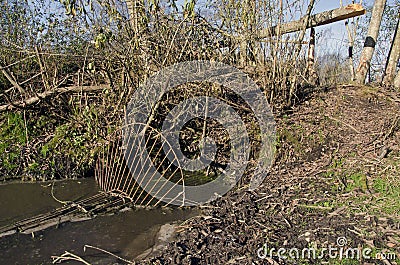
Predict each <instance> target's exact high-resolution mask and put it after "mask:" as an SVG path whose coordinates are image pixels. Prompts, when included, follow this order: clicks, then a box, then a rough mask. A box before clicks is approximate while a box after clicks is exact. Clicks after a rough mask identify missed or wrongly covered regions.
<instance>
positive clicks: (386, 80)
mask: <svg viewBox="0 0 400 265" xmlns="http://www.w3.org/2000/svg"><path fill="white" fill-rule="evenodd" d="M399 11H400V10H399ZM399 13H400V12H399ZM399 24H400V18H399V19H398V20H397V27H396V31H395V33H394V37H393V42H392V46H391V48H390V52H389V56H388V59H387V63H386V69H385V74H384V76H383V84H384V85H385V86H390V85H392V84H393V82H394V77H395V75H396V67H397V63H398V61H399V56H400V27H399Z"/></svg>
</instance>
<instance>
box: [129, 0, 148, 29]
mask: <svg viewBox="0 0 400 265" xmlns="http://www.w3.org/2000/svg"><path fill="white" fill-rule="evenodd" d="M126 6H127V8H128V12H129V21H130V24H131V26H132V28H133V31H134V32H135V35H138V34H140V32H141V31H142V30H143V26H144V25H143V24H144V23H143V21H145V19H144V17H143V16H145V15H146V13H145V3H144V0H126Z"/></svg>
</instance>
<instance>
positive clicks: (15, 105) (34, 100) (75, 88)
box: [0, 85, 110, 112]
mask: <svg viewBox="0 0 400 265" xmlns="http://www.w3.org/2000/svg"><path fill="white" fill-rule="evenodd" d="M107 88H110V86H109V85H100V86H70V87H59V88H56V89H54V90H49V91H45V92H43V93H39V94H37V95H36V96H34V97H31V98H28V99H26V100H21V101H14V102H11V103H9V104H5V105H1V106H0V112H3V111H7V110H12V109H15V108H24V107H27V106H30V105H33V104H35V103H37V102H39V101H40V100H42V99H46V98H49V97H51V96H54V95H59V94H61V93H71V92H93V91H97V90H103V89H107Z"/></svg>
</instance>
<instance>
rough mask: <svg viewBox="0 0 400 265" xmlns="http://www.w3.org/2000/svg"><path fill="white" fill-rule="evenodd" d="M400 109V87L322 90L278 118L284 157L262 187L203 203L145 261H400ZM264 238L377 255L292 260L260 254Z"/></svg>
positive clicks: (288, 245) (267, 242)
mask: <svg viewBox="0 0 400 265" xmlns="http://www.w3.org/2000/svg"><path fill="white" fill-rule="evenodd" d="M399 110H400V93H399V92H396V91H391V90H388V89H383V88H373V87H365V86H362V87H355V86H340V87H335V88H329V89H324V90H322V89H321V90H319V91H314V92H313V93H312V94H310V95H308V97H307V98H306V99H305V100H303V101H302V103H301V104H299V105H297V106H296V107H294V108H293V109H291V110H289V111H287V112H286V113H285V114H283V115H279V116H277V117H276V122H277V126H278V128H277V131H278V138H279V142H278V150H277V154H276V161H275V163H274V165H273V167H272V168H271V172H270V174H269V176H268V177H267V178H266V179H265V181H264V182H263V184H262V185H261V186H260V187H259V188H258V189H257V190H255V191H248V190H247V189H246V188H239V189H237V190H235V191H231V192H230V193H228V194H227V195H226V196H224V197H223V198H221V199H219V200H216V201H214V202H212V203H210V204H209V205H206V206H203V207H202V215H201V216H198V217H194V218H191V219H190V220H188V221H185V222H184V223H182V224H180V225H179V226H178V228H177V232H178V233H177V235H176V238H175V240H174V241H173V242H171V243H169V244H168V245H167V246H166V247H165V248H164V250H163V252H162V253H161V254H159V255H158V256H157V257H153V258H149V259H147V260H142V261H140V263H144V264H285V263H292V264H321V263H324V262H325V264H327V263H329V264H360V263H363V264H400V260H399V259H400V180H399V176H400V174H399V173H400V166H399V165H400V163H399V162H400V111H399ZM264 245H267V246H268V250H270V249H271V248H272V247H275V248H276V249H279V248H285V249H287V250H289V249H291V248H297V249H299V250H302V249H303V248H308V247H313V248H315V249H317V251H319V254H321V250H322V249H323V248H324V247H325V248H328V247H336V248H338V249H340V248H343V249H344V250H348V249H349V248H359V249H365V248H370V249H371V251H372V254H370V255H368V256H370V258H368V257H366V258H360V259H358V260H354V259H352V258H348V259H345V258H343V259H340V258H333V257H330V256H328V255H322V254H323V253H322V254H321V255H322V256H323V257H321V258H316V259H313V258H308V257H301V258H299V259H297V258H296V259H286V260H283V259H280V258H279V256H278V255H277V250H275V252H273V253H272V255H269V252H267V253H268V255H265V257H262V256H261V257H259V256H258V254H257V252H259V253H261V254H263V253H264V252H263V251H262V252H260V251H259V249H260V248H262V247H263V246H264ZM379 253H381V254H382V253H383V254H390V253H391V254H394V255H392V256H390V257H389V258H388V259H386V260H382V259H379V257H382V255H381V256H379ZM395 257H397V259H395ZM396 262H397V263H396Z"/></svg>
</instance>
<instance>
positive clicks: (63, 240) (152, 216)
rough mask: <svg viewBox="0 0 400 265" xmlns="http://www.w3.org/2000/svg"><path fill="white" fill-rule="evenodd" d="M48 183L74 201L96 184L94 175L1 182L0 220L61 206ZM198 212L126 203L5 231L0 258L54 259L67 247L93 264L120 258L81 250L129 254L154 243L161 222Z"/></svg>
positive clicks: (43, 261) (60, 195) (22, 260)
mask: <svg viewBox="0 0 400 265" xmlns="http://www.w3.org/2000/svg"><path fill="white" fill-rule="evenodd" d="M52 186H53V187H52ZM52 189H53V195H54V196H55V197H56V198H57V199H58V200H61V201H67V200H68V201H76V200H80V199H83V198H85V197H88V196H91V195H94V194H96V193H97V190H98V187H97V185H96V183H95V181H94V180H93V179H81V180H67V181H57V182H54V184H53V183H50V182H45V183H38V182H37V183H11V184H3V185H0V226H4V225H7V224H10V223H12V222H14V221H18V220H21V219H25V218H28V217H32V216H35V215H37V214H41V213H45V212H48V211H50V210H53V209H55V208H57V207H60V206H62V204H61V203H59V202H57V201H56V200H55V199H54V198H53V197H52V195H51V193H52ZM196 214H197V212H196V211H194V210H182V209H180V208H157V209H152V210H146V209H134V210H132V209H130V210H127V211H124V212H119V213H117V214H113V215H107V216H98V217H96V218H94V219H91V220H87V221H82V222H75V223H64V224H61V225H60V226H59V227H52V228H48V229H46V230H44V231H40V232H35V233H34V234H33V235H31V234H30V235H26V234H14V235H9V236H5V237H2V238H0V264H52V263H51V262H52V258H51V257H52V256H60V255H61V254H63V253H64V252H65V251H68V252H71V253H73V254H76V255H79V256H80V257H82V258H83V259H85V260H86V261H88V262H90V263H92V264H119V263H117V261H118V260H117V259H116V258H113V257H112V256H110V255H106V254H104V253H102V252H100V251H97V250H93V249H87V250H86V251H84V245H85V244H86V245H92V246H95V247H99V248H101V249H104V250H107V251H110V252H112V253H114V254H116V255H118V256H121V257H124V258H127V259H129V260H132V259H134V258H135V257H136V256H138V255H139V254H141V253H143V252H144V251H145V250H147V249H149V248H151V247H152V245H153V244H154V243H155V241H156V238H157V233H158V231H159V228H160V226H161V225H163V224H166V223H170V222H174V221H182V220H185V219H187V218H190V217H192V216H194V215H196ZM119 262H120V263H121V264H124V262H121V261H119ZM63 264H77V263H76V262H72V261H70V262H66V263H63ZM79 264H82V263H79Z"/></svg>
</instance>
